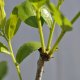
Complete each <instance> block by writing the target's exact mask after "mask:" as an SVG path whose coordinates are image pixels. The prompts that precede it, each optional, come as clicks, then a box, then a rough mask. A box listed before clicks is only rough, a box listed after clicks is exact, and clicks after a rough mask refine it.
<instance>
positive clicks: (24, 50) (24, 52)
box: [16, 42, 41, 63]
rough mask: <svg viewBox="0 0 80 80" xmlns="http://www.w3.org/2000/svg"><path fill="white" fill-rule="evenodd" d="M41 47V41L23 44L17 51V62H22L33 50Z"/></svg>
mask: <svg viewBox="0 0 80 80" xmlns="http://www.w3.org/2000/svg"><path fill="white" fill-rule="evenodd" d="M40 47H41V44H40V42H28V43H25V44H23V45H22V46H21V47H20V48H19V50H18V52H17V55H16V60H17V62H18V63H21V62H22V61H23V60H24V59H25V58H26V57H27V56H29V55H30V54H31V53H32V52H33V51H35V50H38V49H39V48H40Z"/></svg>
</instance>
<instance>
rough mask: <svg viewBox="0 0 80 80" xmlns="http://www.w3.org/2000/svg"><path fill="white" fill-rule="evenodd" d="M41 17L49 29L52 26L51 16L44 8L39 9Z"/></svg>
mask: <svg viewBox="0 0 80 80" xmlns="http://www.w3.org/2000/svg"><path fill="white" fill-rule="evenodd" d="M41 16H42V17H43V19H44V20H45V22H46V23H47V24H48V27H49V28H51V27H52V24H53V19H52V15H51V13H50V12H49V10H48V8H47V7H46V6H43V7H42V8H41Z"/></svg>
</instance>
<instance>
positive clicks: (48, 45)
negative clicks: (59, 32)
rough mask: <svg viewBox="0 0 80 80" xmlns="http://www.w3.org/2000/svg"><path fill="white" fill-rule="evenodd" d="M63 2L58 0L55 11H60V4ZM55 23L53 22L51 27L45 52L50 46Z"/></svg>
mask: <svg viewBox="0 0 80 80" xmlns="http://www.w3.org/2000/svg"><path fill="white" fill-rule="evenodd" d="M63 2H64V0H61V1H60V0H58V5H57V9H60V7H61V5H62V3H63ZM48 6H49V7H50V9H52V7H51V6H50V5H49V3H48ZM55 24H56V23H55V21H54V22H53V25H52V28H51V29H50V34H49V38H48V44H47V50H49V49H50V45H51V41H52V37H53V32H54V29H55Z"/></svg>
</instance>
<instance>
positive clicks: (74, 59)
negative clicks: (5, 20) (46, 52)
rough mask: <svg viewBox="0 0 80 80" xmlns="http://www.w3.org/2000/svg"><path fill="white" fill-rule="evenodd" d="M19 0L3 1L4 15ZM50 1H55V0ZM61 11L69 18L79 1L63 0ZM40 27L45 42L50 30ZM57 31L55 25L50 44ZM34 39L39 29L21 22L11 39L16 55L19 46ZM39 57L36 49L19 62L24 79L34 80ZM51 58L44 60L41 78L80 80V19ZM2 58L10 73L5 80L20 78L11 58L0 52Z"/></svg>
mask: <svg viewBox="0 0 80 80" xmlns="http://www.w3.org/2000/svg"><path fill="white" fill-rule="evenodd" d="M22 1H24V0H5V10H6V13H7V17H9V14H10V13H11V11H12V9H13V7H14V6H15V5H17V4H18V3H20V2H22ZM52 1H53V2H54V3H57V0H52ZM61 11H62V12H63V14H64V15H65V16H66V17H68V19H70V20H71V19H72V18H73V17H74V16H75V14H76V13H77V12H78V11H80V0H65V2H64V4H63V5H62V7H61ZM43 29H44V35H45V40H46V42H47V38H48V31H49V30H48V28H47V27H46V25H45V26H44V28H43ZM59 31H60V29H59V28H58V27H57V28H56V30H55V34H54V40H53V43H54V41H55V39H56V37H57V36H58V33H59ZM33 40H34V41H39V35H38V30H37V29H33V28H31V27H29V26H28V25H26V24H24V23H22V24H21V27H20V29H19V31H18V33H17V34H16V36H15V37H14V38H13V40H12V45H13V49H14V53H15V55H16V52H17V50H18V48H19V47H20V45H22V44H23V43H25V42H28V41H33ZM0 41H2V42H4V43H5V44H6V42H5V40H3V38H0ZM38 57H39V53H38V52H37V51H36V52H34V53H33V54H31V55H30V56H29V57H28V58H26V59H25V60H24V61H23V62H22V63H21V64H20V67H21V74H22V78H23V80H35V73H36V68H37V60H38ZM54 57H55V58H54V59H51V60H50V61H49V62H46V64H45V69H44V74H43V78H42V80H80V18H79V19H78V20H77V21H76V22H75V23H74V25H73V30H72V31H71V32H69V33H67V34H66V35H65V36H64V38H63V39H62V41H61V42H60V45H59V50H58V51H57V52H56V53H55V54H54ZM2 60H6V61H7V62H8V67H9V72H8V74H7V76H6V77H5V78H4V80H19V79H18V76H17V73H16V70H15V66H14V64H13V62H12V59H11V58H10V57H9V56H7V55H4V54H0V61H2Z"/></svg>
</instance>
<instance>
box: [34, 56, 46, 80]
mask: <svg viewBox="0 0 80 80" xmlns="http://www.w3.org/2000/svg"><path fill="white" fill-rule="evenodd" d="M44 62H45V61H44V60H42V58H41V57H39V60H38V62H37V72H36V78H35V80H41V79H42V74H43V70H44Z"/></svg>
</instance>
